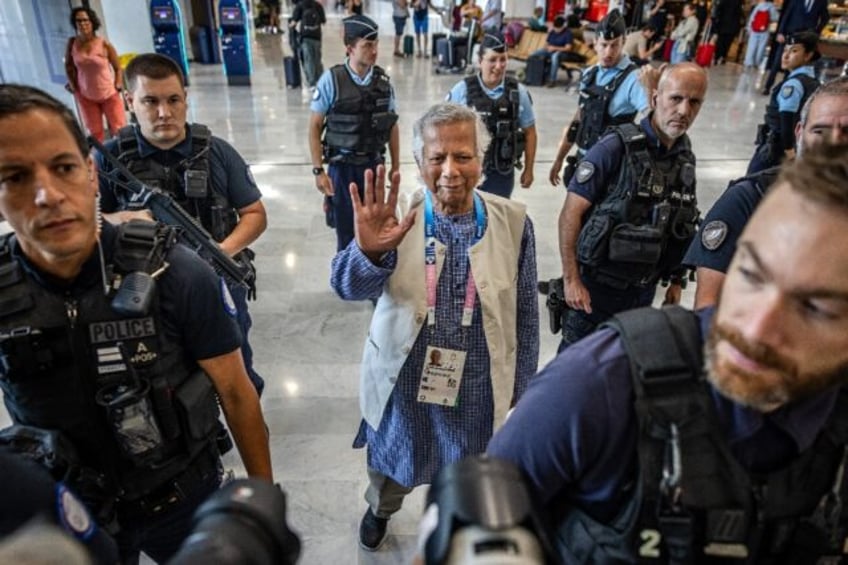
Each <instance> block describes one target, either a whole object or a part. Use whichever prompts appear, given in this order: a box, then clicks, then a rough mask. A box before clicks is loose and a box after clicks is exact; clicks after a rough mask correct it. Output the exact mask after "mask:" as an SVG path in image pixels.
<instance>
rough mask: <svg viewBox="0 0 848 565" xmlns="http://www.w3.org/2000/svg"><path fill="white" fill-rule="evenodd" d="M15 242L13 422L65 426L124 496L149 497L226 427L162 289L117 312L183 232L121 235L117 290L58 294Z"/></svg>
mask: <svg viewBox="0 0 848 565" xmlns="http://www.w3.org/2000/svg"><path fill="white" fill-rule="evenodd" d="M12 237H13V236H7V237H6V238H5V239H3V240H2V245H0V388H2V390H3V393H4V395H5V397H4V400H5V403H6V407H7V408H8V410H9V413H10V415H11V416H12V420H13V421H14V422H15V423H16V424H23V425H28V426H33V427H36V428H41V429H48V430H59V431H61V432H62V433H63V434H64V435H65V436H66V437H67V438H68V439H69V440H70V442H71V444H72V445H73V446H74V447H75V448H76V450H77V451H78V453H79V457H80V460H81V461H82V464H83V465H85V466H86V467H90V468H93V469H95V470H97V471H98V472H100V473H102V474H103V475H105V476H106V477H107V479H108V482H109V484H111V488H112V489H113V494H114V496H115V497H119V498H121V499H125V500H134V499H136V498H139V497H141V496H143V495H145V494H146V493H148V492H150V491H151V490H152V489H155V488H156V487H158V486H160V485H162V484H163V483H164V482H166V481H167V480H168V479H169V478H172V477H174V476H175V475H177V474H178V473H180V472H182V471H183V470H185V469H186V468H187V466H188V464H189V463H190V462H191V461H192V460H193V459H194V458H195V457H196V456H197V455H198V454H199V453H201V452H202V451H204V450H206V449H208V448H210V445H212V442H214V439H215V435H216V433H217V430H218V426H219V423H218V406H217V403H216V400H215V391H214V388H213V387H212V385H211V382H210V381H209V378H208V377H207V376H206V375H205V374H204V373H203V372H202V371H201V370H200V369H199V367H197V364H196V363H195V362H194V361H193V360H191V359H190V358H189V357H188V356H187V354H186V352H185V350H184V349H183V346H182V345H181V344H180V343H178V342H176V341H175V340H173V339H168V338H167V336H165V335H164V334H163V319H162V318H161V317H160V314H159V312H160V308H159V303H158V300H159V299H158V296H157V295H156V293H155V290H154V295H153V298H152V302H151V303H150V308H148V309H147V311H139V312H137V313H136V315H128V314H126V313H118V312H116V308H115V306H114V304H115V296H117V295H118V294H120V292H121V291H122V290H124V291H126V288H124V287H122V286H121V284H122V281H124V280H125V279H130V278H131V276H132V275H133V274H138V273H155V272H156V271H158V270H160V269H163V268H167V263H165V262H164V258H165V255H166V253H167V250H168V249H169V248H170V246H171V245H173V243H174V241H175V235H174V232H173V230H172V229H171V228H168V227H164V226H161V225H158V224H154V223H151V222H141V221H133V222H129V223H126V224H122V225H121V226H120V227H119V228H117V235H116V239H115V243H114V248H113V249H114V252H113V255H112V260H111V261H110V262H109V263H108V264H107V265H104V266H103V272H104V273H105V275H104V278H105V280H106V282H107V283H108V285H109V294H108V295H105V294H104V288H103V282H102V281H101V280H100V277H99V276H98V277H96V281H95V282H93V283H92V284H88V285H79V287H74V288H73V289H71V290H67V291H65V292H61V291H59V292H57V291H56V290H48V289H47V288H45V287H44V286H42V285H41V284H39V283H37V282H36V281H35V280H34V279H33V277H32V276H31V275H28V274H26V273H25V271H24V268H23V267H22V266H21V265H20V263H19V262H18V261H17V260H16V259H15V258H14V257H13V255H12V252H11V245H12V243H11V239H12ZM116 289H120V290H118V291H117V292H116ZM119 310H120V308H119Z"/></svg>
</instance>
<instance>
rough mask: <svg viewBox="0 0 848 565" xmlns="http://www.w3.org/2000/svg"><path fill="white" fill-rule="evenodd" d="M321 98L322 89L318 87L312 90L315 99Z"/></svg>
mask: <svg viewBox="0 0 848 565" xmlns="http://www.w3.org/2000/svg"><path fill="white" fill-rule="evenodd" d="M319 98H321V91H320V90H318V89H317V88H316V89H315V90H314V91H313V92H312V99H313V100H318V99H319Z"/></svg>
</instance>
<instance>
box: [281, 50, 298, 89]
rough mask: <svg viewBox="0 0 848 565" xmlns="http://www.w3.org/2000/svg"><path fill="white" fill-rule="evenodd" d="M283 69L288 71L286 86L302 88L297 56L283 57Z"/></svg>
mask: <svg viewBox="0 0 848 565" xmlns="http://www.w3.org/2000/svg"><path fill="white" fill-rule="evenodd" d="M283 69H284V70H285V73H286V87H288V88H300V63H299V62H298V60H297V58H296V57H288V56H287V57H283Z"/></svg>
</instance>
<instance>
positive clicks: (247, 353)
mask: <svg viewBox="0 0 848 565" xmlns="http://www.w3.org/2000/svg"><path fill="white" fill-rule="evenodd" d="M228 286H229V289H230V295H231V296H232V297H233V302H234V303H235V305H236V310H237V313H236V322H238V326H239V329H240V330H241V339H242V341H241V356H242V358H243V359H244V368H245V369H247V376H248V377H250V382H251V383H253V386H254V388H256V394H258V395H259V396H262V391H263V390H265V379H263V378H262V377H260V376H259V373H257V372H256V371H255V370H254V369H253V348H252V347H250V342H249V341H248V339H247V335H248V333H249V332H250V327H251V326H252V325H253V320H252V319H251V318H250V312H248V310H247V289H246V288H245V287H244V286H242V285H240V284H231V285H228Z"/></svg>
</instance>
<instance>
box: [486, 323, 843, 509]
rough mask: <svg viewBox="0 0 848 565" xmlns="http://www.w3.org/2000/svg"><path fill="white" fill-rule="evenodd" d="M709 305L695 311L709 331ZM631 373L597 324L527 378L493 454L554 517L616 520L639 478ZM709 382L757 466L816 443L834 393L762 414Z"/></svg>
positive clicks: (614, 340) (734, 443) (612, 337)
mask: <svg viewBox="0 0 848 565" xmlns="http://www.w3.org/2000/svg"><path fill="white" fill-rule="evenodd" d="M712 313H713V310H712V309H706V310H702V311H701V312H699V314H698V315H699V318H700V321H701V332H702V334H703V335H706V334H707V333H708V331H709V327H710V324H711V320H712ZM631 378H632V377H631V372H630V361H629V359H628V357H627V355H626V354H625V352H624V347H623V344H622V342H621V339H620V338H619V337H618V334H617V333H616V332H614V331H613V330H611V329H603V330H601V331H597V332H595V333H594V334H592V335H590V336H589V337H587V338H585V339H583V340H581V341H579V342H577V343H575V344H574V345H572V346H570V347H569V348H567V349H565V350H564V351H563V352H562V353H561V354H560V355H558V356H557V357H556V358H555V359H554V360H553V361H551V362H550V363H549V364H548V365H547V366H546V367H545V368H544V369H542V371H541V372H540V373H539V374H538V375H537V376H536V377H535V378H533V379H531V380H530V385H529V387H528V388H527V392H526V393H525V394H524V396H523V397H522V398H521V400H520V401H519V402H518V405H517V406H516V408H515V410H514V412H513V413H512V415H511V416H510V417H509V418H508V419H507V421H506V423H505V424H504V425H503V427H502V428H501V429H500V430H499V431H498V432H497V433H496V434H495V436H494V437H493V438H492V440H491V442H490V443H489V446H488V448H487V453H488V454H489V455H492V456H494V457H500V458H503V459H507V460H510V461H512V462H514V463H515V464H516V465H518V467H520V468H521V469H522V470H524V472H525V473H526V476H527V478H528V483H529V487H530V489H531V491H532V492H533V493H534V495H535V496H537V497H538V500H539V501H540V502H541V503H542V504H543V505H544V507H545V510H546V511H548V512H550V513H551V514H552V515H560V516H561V515H562V513H563V512H566V511H567V510H568V508H572V507H574V506H575V505H576V506H578V507H580V508H581V509H583V510H584V511H586V512H587V513H589V514H590V515H592V516H593V517H595V518H596V519H598V520H600V521H602V522H607V521H609V520H611V519H612V518H613V517H614V516H615V515H616V514H617V512H618V511H619V510H620V508H621V507H622V505H623V504H624V503H625V502H627V500H628V497H630V496H631V494H629V492H632V488H630V489H629V492H628V488H627V487H629V486H630V487H632V485H633V483H634V481H635V480H636V478H637V477H636V474H637V463H636V441H637V433H638V425H637V418H636V413H635V409H634V401H635V397H634V393H633V385H632V381H631ZM710 390H711V395H712V398H713V406H714V407H715V410H716V415H717V420H718V422H719V425H720V426H721V427H722V429H723V431H724V433H725V437H726V438H727V441H728V444H729V446H730V449H731V451H732V453H733V454H734V455H735V456H736V458H737V459H738V460H739V461H740V462H741V463H742V464H743V465H744V466H745V467H747V468H748V469H752V470H765V469H773V468H776V467H778V466H781V465H783V464H784V463H786V462H787V460H788V459H790V458H792V457H794V456H795V455H797V454H798V453H799V452H800V451H803V450H805V449H807V448H809V447H810V446H811V445H812V443H813V441H814V440H815V438H816V436H817V435H818V434H819V432H820V431H821V429H822V427H823V426H824V425H825V423H826V422H827V419H828V417H829V416H830V413H831V412H832V410H833V407H834V405H835V402H836V397H837V391H836V390H829V391H826V392H824V393H820V394H818V395H816V396H813V397H811V398H808V399H806V400H802V401H799V402H796V403H793V404H791V405H787V406H784V407H782V408H780V409H779V410H776V411H774V412H772V413H770V414H768V415H765V414H761V413H759V412H756V411H754V410H751V409H749V408H745V407H743V406H741V405H738V404H735V403H733V402H732V401H731V400H729V399H728V398H726V397H724V396H722V395H721V394H720V393H719V392H717V391H715V390H714V389H712V388H710ZM683 472H684V473H685V468H684V471H683ZM657 480H659V477H657Z"/></svg>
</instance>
